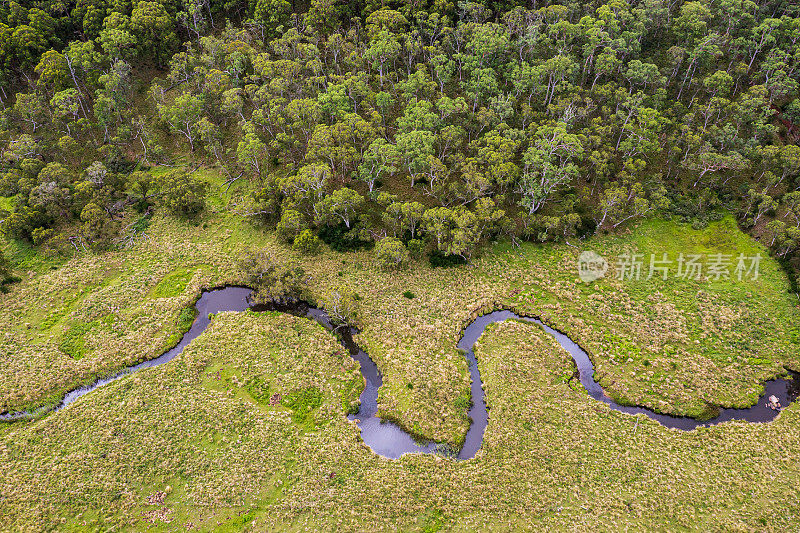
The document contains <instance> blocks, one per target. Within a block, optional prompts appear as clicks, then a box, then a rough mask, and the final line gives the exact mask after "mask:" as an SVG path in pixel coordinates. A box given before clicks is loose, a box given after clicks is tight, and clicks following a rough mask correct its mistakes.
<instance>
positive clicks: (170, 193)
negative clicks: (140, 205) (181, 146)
mask: <svg viewBox="0 0 800 533" xmlns="http://www.w3.org/2000/svg"><path fill="white" fill-rule="evenodd" d="M158 188H159V193H160V195H161V201H162V202H163V204H164V206H165V207H166V208H167V209H169V210H170V211H172V212H173V213H174V214H176V215H179V216H185V217H192V216H195V215H197V214H199V213H200V212H201V211H202V210H203V209H204V208H205V198H206V190H207V188H208V185H207V184H206V183H205V182H202V181H199V180H196V179H194V178H192V176H191V175H190V174H189V173H188V172H185V171H183V170H172V171H170V172H167V173H165V174H162V175H161V176H159V177H158Z"/></svg>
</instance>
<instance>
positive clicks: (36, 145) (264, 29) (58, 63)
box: [0, 0, 800, 265]
mask: <svg viewBox="0 0 800 533" xmlns="http://www.w3.org/2000/svg"><path fill="white" fill-rule="evenodd" d="M299 5H300V4H297V3H290V2H286V1H282V0H281V1H278V0H259V1H258V2H243V1H236V0H233V1H225V2H222V1H219V0H187V1H185V2H176V1H172V0H154V1H139V2H132V3H131V2H127V3H126V2H111V3H109V2H105V1H104V0H100V1H92V2H86V3H71V2H67V3H66V4H64V3H53V2H22V3H17V2H9V3H8V4H5V5H3V6H0V34H2V36H3V38H2V39H0V43H1V44H0V58H1V59H2V61H0V89H1V90H0V100H1V101H2V104H3V111H2V115H0V141H2V143H3V151H2V161H1V162H0V164H1V166H0V195H2V196H5V197H13V201H11V202H9V203H8V204H7V205H12V207H11V209H10V210H9V211H7V212H6V213H5V214H0V220H2V221H3V222H2V230H3V231H4V232H5V233H6V234H7V235H9V236H11V237H12V238H18V239H27V240H30V241H32V242H35V243H37V244H41V243H45V242H49V243H51V244H53V245H59V243H61V244H67V246H68V244H69V243H71V244H72V247H73V248H76V249H77V248H79V246H77V245H76V243H82V244H84V245H87V244H88V245H92V244H93V243H96V242H113V241H114V234H115V233H116V232H118V231H119V228H120V224H119V222H120V220H121V219H122V218H124V217H125V216H126V213H127V212H128V210H129V208H130V207H136V208H138V209H140V210H142V209H146V208H149V207H151V206H152V205H156V204H157V202H155V200H158V199H160V200H161V203H162V204H163V205H165V206H166V207H168V208H169V209H170V210H172V211H173V212H175V213H176V214H179V215H182V216H187V215H195V214H197V213H199V212H201V211H202V208H203V205H204V202H203V196H204V194H205V188H204V187H203V186H202V184H200V183H198V182H196V180H194V178H192V177H191V176H190V175H189V174H187V173H186V172H181V171H175V172H168V173H166V174H161V175H159V176H158V177H153V176H150V175H149V174H148V167H150V166H153V165H158V164H162V163H168V164H172V163H173V162H174V161H175V160H176V159H177V158H178V157H186V156H188V157H189V159H190V160H192V162H193V164H207V165H216V166H218V167H219V168H220V170H221V171H222V172H223V174H224V175H225V176H226V177H227V179H228V181H229V184H232V183H234V182H236V181H237V180H240V181H239V183H246V184H248V186H249V187H251V188H252V190H253V191H254V192H253V194H252V198H251V201H252V204H253V208H252V209H251V210H250V212H251V213H253V218H254V221H259V222H263V221H267V222H269V223H272V224H277V230H278V234H279V236H280V237H281V238H282V239H283V240H285V241H286V242H288V243H294V242H295V240H296V239H297V238H298V236H300V235H301V234H303V233H304V232H308V233H307V234H304V237H303V239H302V241H301V243H299V244H297V246H298V247H299V248H303V249H312V248H314V246H316V245H317V244H315V242H316V241H314V240H313V238H312V237H313V236H314V234H318V235H319V236H320V238H322V240H323V241H325V242H328V243H329V244H331V243H334V242H335V243H337V244H336V246H335V247H337V249H338V247H340V246H344V247H345V248H347V247H348V246H351V245H353V246H355V245H356V244H354V243H364V242H370V241H372V242H376V243H380V246H379V249H378V251H377V252H376V253H378V254H379V255H380V258H381V261H382V262H383V263H384V264H387V265H389V264H398V265H402V264H405V263H406V262H407V257H408V255H407V254H408V252H409V251H412V250H417V249H418V248H419V247H420V246H422V247H423V248H426V249H427V250H428V251H434V250H435V251H438V252H439V253H442V254H456V255H459V256H461V257H463V258H466V259H468V258H470V257H471V256H472V255H473V254H474V253H475V252H476V251H477V250H478V249H479V247H480V245H481V243H483V242H486V241H487V240H489V239H495V238H498V237H505V238H510V239H511V240H512V241H516V240H519V239H534V240H570V239H573V240H574V239H577V238H580V237H582V236H585V235H588V234H590V233H592V232H594V231H613V230H614V228H618V227H619V226H621V225H623V224H626V223H629V222H630V221H632V220H634V219H636V218H640V217H644V216H651V215H654V214H657V215H659V216H673V217H679V218H681V219H682V220H685V221H687V222H692V223H693V224H694V225H695V226H702V225H704V224H706V223H707V222H708V221H709V220H710V219H713V218H716V217H720V216H722V213H723V212H724V211H726V210H727V211H730V212H734V213H735V214H736V215H737V216H738V218H739V221H740V224H741V226H742V227H743V228H745V229H748V230H750V231H751V232H752V234H753V235H754V236H756V237H758V238H760V239H761V240H762V241H763V242H764V243H765V244H767V245H769V246H771V247H772V249H773V250H774V253H775V254H776V255H778V256H781V257H787V258H792V257H794V256H795V254H797V251H798V249H800V234H798V228H800V214H799V213H800V207H798V205H800V201H798V198H797V194H798V193H797V191H798V190H799V189H800V148H798V145H797V144H798V138H800V94H798V83H800V70H798V66H799V64H800V8H798V6H797V5H796V3H795V2H789V1H782V0H770V1H763V2H758V3H757V2H752V1H749V0H741V1H729V0H698V1H691V2H682V1H679V2H667V1H665V0H648V1H636V0H610V1H590V2H577V1H572V0H561V1H542V2H538V1H537V2H529V3H526V4H525V5H516V4H515V3H513V2H512V3H508V2H496V1H486V2H480V3H478V2H459V3H457V4H456V3H447V2H434V3H427V2H422V3H418V2H417V3H413V2H389V3H383V4H380V3H374V2H366V3H359V2H355V3H346V4H344V3H339V2H333V1H329V0H319V1H317V0H314V1H312V2H311V3H310V4H308V8H307V11H306V12H300V11H298V9H299V7H298V6H299ZM137 165H138V166H139V168H135V167H136V166H137ZM411 241H413V243H412V242H411ZM342 243H349V244H348V245H347V246H345V245H344V244H342ZM331 245H332V246H333V244H331ZM412 253H413V252H412Z"/></svg>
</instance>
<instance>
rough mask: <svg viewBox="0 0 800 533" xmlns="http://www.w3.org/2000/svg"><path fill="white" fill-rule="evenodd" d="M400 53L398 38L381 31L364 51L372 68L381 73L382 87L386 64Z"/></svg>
mask: <svg viewBox="0 0 800 533" xmlns="http://www.w3.org/2000/svg"><path fill="white" fill-rule="evenodd" d="M399 53H400V43H398V42H397V38H396V37H395V36H394V35H393V34H391V33H389V32H387V31H382V32H380V33H379V34H378V35H377V36H376V37H375V38H374V39H372V42H371V43H370V45H369V48H367V49H366V50H365V51H364V58H365V59H367V61H369V62H370V63H371V64H372V68H374V69H377V70H378V74H379V75H380V83H381V87H383V71H384V65H385V64H386V63H387V62H388V61H392V60H394V59H395V58H396V57H397V56H398V54H399Z"/></svg>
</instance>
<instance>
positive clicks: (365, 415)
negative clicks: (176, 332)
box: [0, 287, 800, 459]
mask: <svg viewBox="0 0 800 533" xmlns="http://www.w3.org/2000/svg"><path fill="white" fill-rule="evenodd" d="M251 294H252V290H251V289H248V288H245V287H225V288H221V289H214V290H210V291H205V292H203V294H202V295H201V296H200V299H199V300H198V301H197V303H196V304H195V307H196V308H197V317H196V318H195V320H194V323H193V324H192V326H191V328H190V329H189V331H187V332H186V334H185V335H184V336H183V337H182V338H181V340H180V342H178V344H177V345H176V346H175V347H173V348H172V349H170V350H168V351H167V352H165V353H163V354H162V355H161V356H159V357H157V358H155V359H151V360H149V361H145V362H143V363H139V364H137V365H134V366H131V367H128V368H126V369H124V370H123V371H121V372H119V373H118V374H115V375H113V376H110V377H107V378H104V379H100V380H98V381H96V382H94V383H92V384H91V385H87V386H85V387H80V388H77V389H75V390H72V391H70V392H68V393H67V394H66V395H65V396H64V398H63V399H62V400H61V402H60V403H59V404H58V405H57V406H55V407H53V408H51V409H48V408H42V409H40V410H38V411H34V412H27V411H22V412H17V413H4V414H0V420H3V421H13V420H23V419H29V418H32V417H36V416H39V415H41V414H44V413H45V412H47V411H48V410H55V411H57V410H59V409H62V408H64V407H66V406H67V405H69V404H71V403H72V402H74V401H75V400H77V399H78V398H80V397H81V396H83V395H84V394H87V393H89V392H91V391H93V390H95V389H97V388H99V387H102V386H103V385H106V384H108V383H111V382H112V381H115V380H117V379H120V378H122V377H125V376H127V375H128V374H131V373H133V372H137V371H139V370H142V369H144V368H150V367H154V366H158V365H162V364H164V363H167V362H169V361H171V360H172V359H174V358H175V357H177V356H178V355H179V354H180V353H181V352H182V351H183V349H184V348H185V347H186V346H187V345H188V344H189V343H190V342H191V341H192V340H194V339H196V338H197V337H198V336H199V335H200V334H201V333H202V332H203V331H205V329H206V328H207V327H208V325H209V324H210V322H211V319H210V318H209V315H211V314H215V313H220V312H223V311H244V310H246V309H252V310H253V311H267V310H274V311H281V312H286V313H290V314H293V315H297V316H304V317H306V318H310V319H312V320H315V321H316V322H318V323H320V324H321V325H322V326H323V327H325V328H326V329H328V330H329V331H335V332H336V333H338V337H339V340H340V341H341V343H342V345H343V346H344V347H345V348H346V349H347V350H348V351H349V352H350V355H351V356H352V357H353V359H355V360H356V361H358V363H359V364H360V367H361V374H362V375H363V376H364V381H365V386H364V390H363V391H362V393H361V396H360V400H361V406H360V410H359V412H358V414H356V415H351V416H350V417H349V418H350V419H351V420H354V421H356V423H357V424H358V427H359V428H360V429H361V438H362V439H363V440H364V442H365V443H366V444H367V446H369V447H370V448H371V449H372V451H374V452H375V453H377V454H379V455H381V456H383V457H387V458H390V459H396V458H398V457H400V456H401V455H403V454H406V453H443V454H448V455H452V453H450V452H451V450H450V449H449V448H448V447H447V446H443V445H440V444H437V443H433V442H431V443H421V442H418V441H416V440H415V439H414V438H413V437H412V436H411V435H409V434H408V433H407V432H406V431H404V430H403V429H402V428H400V427H399V426H397V425H396V424H393V423H391V422H387V421H385V420H382V419H381V418H380V417H378V389H379V388H380V387H381V385H382V384H383V378H382V377H381V373H380V371H379V370H378V367H377V365H376V364H375V362H374V361H373V360H372V359H370V357H369V355H367V354H366V353H365V352H364V351H363V350H361V349H360V348H359V347H358V345H357V344H356V343H355V342H354V341H353V335H354V334H355V333H357V330H356V329H355V328H348V327H341V326H340V327H337V326H335V325H334V324H333V323H332V322H331V320H330V318H329V317H328V315H327V313H325V311H324V310H323V309H318V308H315V307H313V306H310V305H308V304H306V303H302V302H301V303H298V304H293V305H286V304H279V303H275V304H269V305H264V304H253V303H251V300H250V296H251ZM509 319H517V320H523V321H526V322H533V323H536V324H538V325H539V326H541V327H542V328H543V329H544V331H546V332H547V333H549V334H550V335H552V336H553V337H554V338H555V339H556V341H558V343H559V344H560V345H561V347H563V348H564V349H565V350H566V351H567V352H569V354H570V355H571V356H572V358H573V359H574V360H575V364H576V366H577V369H578V377H579V379H580V382H581V384H582V385H583V386H584V387H585V388H586V391H587V392H588V394H589V396H590V397H591V398H593V399H595V400H597V401H600V402H603V403H605V404H607V405H608V406H609V407H611V409H614V410H616V411H621V412H624V413H628V414H644V415H646V416H648V417H649V418H652V419H653V420H655V421H657V422H659V423H660V424H662V425H664V426H667V427H670V428H676V429H681V430H691V429H695V428H697V427H699V426H710V425H713V424H719V423H721V422H726V421H729V420H746V421H748V422H768V421H770V420H772V419H774V418H775V417H776V416H777V415H778V412H779V411H777V410H774V409H772V408H771V407H770V406H769V405H768V403H769V402H768V400H767V398H769V397H770V396H775V397H777V398H778V401H779V402H780V404H781V405H782V406H784V407H785V406H788V405H789V403H790V402H792V401H794V400H795V399H796V398H797V397H798V395H799V394H800V375H798V374H797V373H792V376H793V377H794V379H774V380H770V381H767V382H766V383H765V384H764V394H763V395H762V396H761V398H759V400H758V402H757V403H756V404H755V405H754V406H752V407H749V408H746V409H720V412H719V415H718V416H717V417H715V418H713V419H711V420H705V421H699V420H696V419H694V418H688V417H676V416H670V415H663V414H659V413H656V412H654V411H652V410H650V409H647V408H644V407H631V406H625V405H620V404H618V403H616V402H615V401H613V400H612V399H611V398H609V397H608V395H606V393H605V392H604V391H603V388H602V387H601V386H600V384H598V383H597V382H596V381H595V380H594V366H593V365H592V361H591V360H590V359H589V356H588V354H587V353H586V352H585V351H584V350H583V349H582V348H581V347H580V346H578V345H577V344H576V343H575V342H573V341H572V340H571V339H570V338H568V337H567V336H566V335H565V334H563V333H561V332H559V331H557V330H555V329H553V328H551V327H549V326H547V325H545V324H543V323H542V322H541V321H540V320H539V319H537V318H532V317H525V316H519V315H517V314H515V313H512V312H511V311H494V312H492V313H488V314H485V315H482V316H480V317H478V318H476V319H475V320H474V321H473V322H472V323H470V324H469V325H468V326H467V327H466V328H465V330H464V334H463V336H462V337H461V340H460V341H459V342H458V348H460V349H461V350H463V351H464V353H465V356H466V358H467V361H468V363H469V371H470V377H471V379H472V383H471V391H472V408H471V409H470V410H469V416H470V418H471V420H472V423H471V424H470V428H469V430H468V431H467V435H466V438H465V440H464V445H463V446H462V448H461V450H460V451H459V452H458V453H457V457H458V458H459V459H470V458H472V457H474V456H475V454H476V453H477V452H478V450H479V449H480V447H481V444H482V443H483V434H484V431H485V430H486V425H487V424H488V421H489V413H488V411H487V409H486V402H485V401H484V395H483V382H482V381H481V376H480V371H479V369H478V363H477V361H476V359H475V353H474V352H473V351H472V347H473V345H474V344H475V342H476V341H477V340H478V338H479V337H480V336H481V335H482V334H483V332H484V331H485V330H486V327H487V326H488V325H489V324H493V323H495V322H502V321H505V320H509Z"/></svg>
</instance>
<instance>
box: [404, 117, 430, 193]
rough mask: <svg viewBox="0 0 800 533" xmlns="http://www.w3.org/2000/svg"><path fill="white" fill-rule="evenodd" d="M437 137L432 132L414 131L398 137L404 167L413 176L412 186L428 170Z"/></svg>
mask: <svg viewBox="0 0 800 533" xmlns="http://www.w3.org/2000/svg"><path fill="white" fill-rule="evenodd" d="M434 139H435V136H434V134H433V133H432V132H430V131H425V130H412V131H410V132H408V133H403V134H400V135H398V136H397V149H398V150H399V152H400V154H401V160H402V162H403V166H404V167H405V168H406V169H407V170H408V174H409V176H411V186H412V187H413V186H414V182H415V181H416V180H417V178H418V177H419V176H420V174H422V173H423V172H425V170H426V169H427V168H428V162H429V156H432V155H433V142H434Z"/></svg>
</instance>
